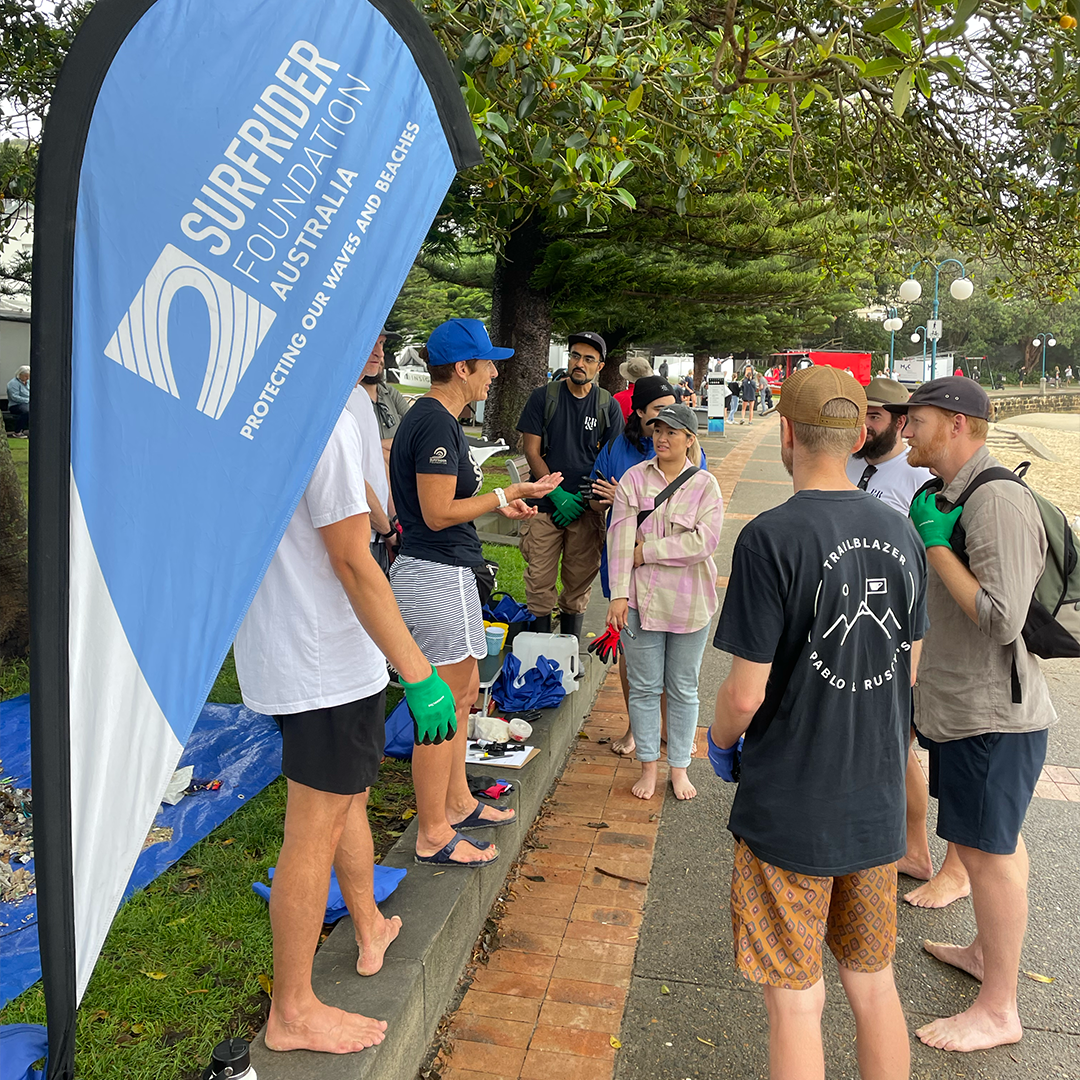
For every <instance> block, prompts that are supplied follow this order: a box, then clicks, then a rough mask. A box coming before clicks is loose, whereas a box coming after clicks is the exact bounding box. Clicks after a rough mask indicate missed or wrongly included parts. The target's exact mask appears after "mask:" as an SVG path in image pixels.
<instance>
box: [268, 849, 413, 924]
mask: <svg viewBox="0 0 1080 1080" xmlns="http://www.w3.org/2000/svg"><path fill="white" fill-rule="evenodd" d="M407 873H408V870H405V869H403V868H401V867H397V866H382V865H381V864H380V863H376V864H375V890H374V891H375V903H376V904H381V903H382V902H383V901H384V900H385V899H386V898H387V897H388V896H389V895H390V894H391V893H392V892H393V891H394V890H395V889H396V888H397V887H398V885H400V884H401V879H402V878H403V877H404V876H405V875H406V874H407ZM266 876H267V877H269V878H270V880H271V881H273V879H274V867H272V866H271V867H270V869H269V870H268V871H267V872H266ZM251 891H252V892H253V893H255V894H256V895H257V896H261V897H262V898H263V899H264V900H266V901H267V902H268V903H269V901H270V886H269V885H264V884H263V883H262V882H261V881H256V882H255V883H254V884H253V885H252V886H251ZM348 914H349V909H348V908H347V907H346V906H345V898H344V897H343V896H342V895H341V886H340V885H339V884H338V879H337V874H335V873H334V871H333V869H332V868H331V870H330V893H329V895H328V896H327V898H326V916H325V918H324V919H323V922H324V923H326V924H329V923H336V922H337V921H338V919H343V918H345V916H346V915H348Z"/></svg>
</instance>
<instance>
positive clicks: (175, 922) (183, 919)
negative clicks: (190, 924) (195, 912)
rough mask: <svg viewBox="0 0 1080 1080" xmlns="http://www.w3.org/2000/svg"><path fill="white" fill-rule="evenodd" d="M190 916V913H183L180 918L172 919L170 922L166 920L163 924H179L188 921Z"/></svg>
mask: <svg viewBox="0 0 1080 1080" xmlns="http://www.w3.org/2000/svg"><path fill="white" fill-rule="evenodd" d="M190 918H191V916H190V915H184V916H183V917H182V918H179V919H172V920H171V921H170V922H167V923H166V924H165V925H166V926H179V925H180V924H181V923H186V922H187V921H188V919H190Z"/></svg>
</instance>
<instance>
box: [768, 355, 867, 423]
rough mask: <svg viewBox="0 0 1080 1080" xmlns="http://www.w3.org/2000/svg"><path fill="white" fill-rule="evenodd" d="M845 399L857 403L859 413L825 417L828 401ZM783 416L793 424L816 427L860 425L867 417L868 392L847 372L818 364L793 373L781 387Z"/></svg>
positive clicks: (781, 412) (781, 410)
mask: <svg viewBox="0 0 1080 1080" xmlns="http://www.w3.org/2000/svg"><path fill="white" fill-rule="evenodd" d="M834 398H843V399H844V400H845V401H850V402H851V403H852V405H857V406H858V408H859V415H858V416H857V417H856V416H850V417H848V416H822V410H823V409H824V407H825V403H826V402H827V401H832V400H833V399H834ZM780 415H781V416H786V417H787V418H788V419H789V420H790V421H791V422H792V423H793V424H811V425H813V426H814V427H828V428H857V427H861V426H862V424H863V421H864V420H865V419H866V393H865V391H864V390H863V388H862V387H861V386H860V385H859V384H858V382H857V381H856V380H855V379H854V378H853V377H852V376H851V375H848V374H847V372H844V371H839V370H838V369H837V368H834V367H826V366H823V365H815V366H814V367H808V368H804V369H803V370H802V371H795V372H792V374H790V375H789V376H788V377H787V378H786V379H785V380H784V384H783V386H782V387H781V388H780Z"/></svg>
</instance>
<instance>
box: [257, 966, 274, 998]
mask: <svg viewBox="0 0 1080 1080" xmlns="http://www.w3.org/2000/svg"><path fill="white" fill-rule="evenodd" d="M259 985H260V986H261V987H262V988H263V992H264V993H265V994H266V996H267V997H271V998H272V997H273V996H274V980H273V979H271V978H270V976H269V975H266V974H264V973H261V972H260V974H259Z"/></svg>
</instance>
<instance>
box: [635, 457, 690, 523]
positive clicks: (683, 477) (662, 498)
mask: <svg viewBox="0 0 1080 1080" xmlns="http://www.w3.org/2000/svg"><path fill="white" fill-rule="evenodd" d="M699 472H701V469H700V468H699V467H698V466H697V465H691V466H690V468H689V469H686V470H684V471H683V472H681V473H679V475H678V476H676V477H675V479H674V480H672V481H671V483H670V484H668V486H667V487H666V488H664V490H663V491H661V492H660V494H659V495H657V496H656V498H655V499H653V504H652V510H639V511H638V516H637V523H638V528H639V529H640V528H641V526H642V524H643V523H644V522H645V519H646V518H648V516H649V515H650V514H651V513H652V512H653V510H658V509H659V508H660V507H661V506H662V505H663V504H664V503H666V502H667V501H668V499H670V498H671V496H672V495H674V494H675V492H676V491H678V490H679V488H681V487H682V486H683V484H685V483H686V481H687V480H689V479H690V478H691V477H692V476H693V475H694V473H699Z"/></svg>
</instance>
